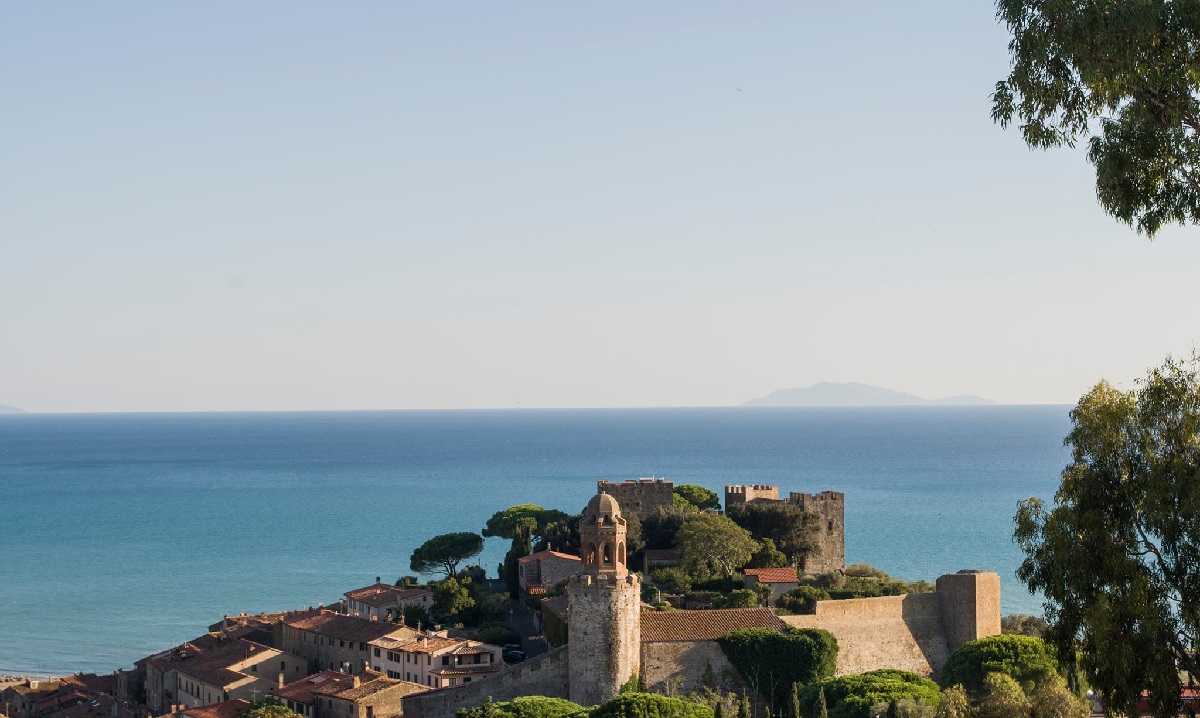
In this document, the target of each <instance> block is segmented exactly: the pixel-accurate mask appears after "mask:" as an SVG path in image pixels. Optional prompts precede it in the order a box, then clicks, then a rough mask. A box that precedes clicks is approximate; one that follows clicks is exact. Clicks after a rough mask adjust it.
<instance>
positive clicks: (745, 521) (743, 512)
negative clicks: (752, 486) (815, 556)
mask: <svg viewBox="0 0 1200 718" xmlns="http://www.w3.org/2000/svg"><path fill="white" fill-rule="evenodd" d="M729 518H731V519H733V520H734V521H735V522H737V524H738V525H739V526H741V527H742V528H744V529H746V530H747V531H749V532H750V533H751V534H752V535H753V536H754V538H756V539H759V540H762V539H771V541H773V542H774V543H775V546H776V547H777V548H778V549H779V550H780V551H782V552H783V553H784V555H786V556H787V557H788V560H789V561H790V562H791V563H792V565H794V566H799V565H800V564H801V563H802V562H803V561H804V558H805V557H806V556H808V555H809V554H810V553H812V552H813V551H815V550H816V547H817V544H816V538H817V531H818V529H819V528H820V521H819V520H818V519H817V516H816V515H815V514H810V513H808V512H807V511H805V510H804V509H802V508H800V507H799V506H796V505H795V504H789V503H787V502H786V501H751V502H750V503H747V504H737V505H734V506H731V507H730V508H729Z"/></svg>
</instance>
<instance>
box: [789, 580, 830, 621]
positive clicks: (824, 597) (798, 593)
mask: <svg viewBox="0 0 1200 718" xmlns="http://www.w3.org/2000/svg"><path fill="white" fill-rule="evenodd" d="M828 600H829V592H828V591H826V590H825V589H823V588H817V587H816V586H798V587H796V588H793V589H792V590H790V591H788V592H787V593H785V594H783V595H782V596H780V597H779V601H778V602H777V605H778V606H779V607H780V608H782V609H785V610H788V611H791V612H792V613H798V614H801V615H811V614H814V613H816V612H817V601H828Z"/></svg>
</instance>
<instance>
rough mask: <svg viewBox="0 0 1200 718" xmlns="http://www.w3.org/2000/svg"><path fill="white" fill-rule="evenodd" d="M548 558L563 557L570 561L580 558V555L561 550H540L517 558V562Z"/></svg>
mask: <svg viewBox="0 0 1200 718" xmlns="http://www.w3.org/2000/svg"><path fill="white" fill-rule="evenodd" d="M548 558H563V559H567V560H568V561H579V560H580V559H579V557H578V556H572V555H571V554H569V553H562V552H561V551H538V552H537V553H531V554H529V555H528V556H522V557H521V558H519V559H517V562H518V563H529V562H530V561H545V560H546V559H548Z"/></svg>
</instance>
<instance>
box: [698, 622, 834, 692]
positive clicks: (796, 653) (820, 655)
mask: <svg viewBox="0 0 1200 718" xmlns="http://www.w3.org/2000/svg"><path fill="white" fill-rule="evenodd" d="M717 643H718V644H719V645H720V646H721V651H722V652H723V653H724V654H725V657H726V658H728V659H729V662H730V663H732V664H733V667H734V668H736V669H737V671H738V673H740V674H741V675H742V678H743V679H745V681H746V683H747V684H748V685H750V686H753V687H755V688H756V690H757V692H758V694H759V695H760V696H762V698H763V699H764V700H767V701H769V702H771V703H772V704H773V705H776V706H786V705H788V704H789V701H790V700H791V690H792V684H793V683H800V684H801V685H807V684H809V683H812V682H813V681H822V680H825V679H827V678H832V677H833V674H834V673H835V672H836V670H837V653H838V645H837V639H836V638H834V637H833V634H831V633H829V632H828V631H824V630H821V629H819V628H809V629H803V630H796V629H791V628H789V629H788V632H787V633H780V632H778V631H772V630H771V629H769V628H745V629H742V630H740V631H732V632H730V633H727V634H725V635H724V636H722V637H721V638H719V639H717Z"/></svg>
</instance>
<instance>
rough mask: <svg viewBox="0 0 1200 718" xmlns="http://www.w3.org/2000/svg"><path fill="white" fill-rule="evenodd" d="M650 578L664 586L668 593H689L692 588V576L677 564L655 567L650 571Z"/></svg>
mask: <svg viewBox="0 0 1200 718" xmlns="http://www.w3.org/2000/svg"><path fill="white" fill-rule="evenodd" d="M650 580H651V581H653V582H654V583H657V584H658V585H659V586H662V588H663V590H664V591H666V592H667V593H687V592H688V591H690V590H691V589H692V578H691V576H688V574H687V571H684V570H683V569H681V568H679V567H677V566H667V567H664V568H656V569H654V570H653V571H651V572H650Z"/></svg>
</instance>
